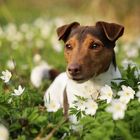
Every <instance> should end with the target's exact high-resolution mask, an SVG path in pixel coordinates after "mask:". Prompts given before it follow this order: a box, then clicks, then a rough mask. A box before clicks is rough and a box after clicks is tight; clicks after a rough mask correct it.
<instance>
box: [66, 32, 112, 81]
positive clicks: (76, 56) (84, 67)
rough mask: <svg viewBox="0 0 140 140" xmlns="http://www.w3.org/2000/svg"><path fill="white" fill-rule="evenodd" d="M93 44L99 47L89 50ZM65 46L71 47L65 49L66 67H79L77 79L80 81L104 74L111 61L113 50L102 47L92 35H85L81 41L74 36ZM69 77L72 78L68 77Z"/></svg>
mask: <svg viewBox="0 0 140 140" xmlns="http://www.w3.org/2000/svg"><path fill="white" fill-rule="evenodd" d="M93 42H95V43H97V44H100V47H99V48H98V49H91V48H90V45H91V43H93ZM66 44H70V45H71V46H72V49H70V50H69V49H67V48H65V58H66V61H67V63H68V66H69V65H71V64H78V65H80V67H81V72H80V74H79V75H78V78H79V79H81V80H87V79H89V78H91V77H93V76H95V75H96V76H97V75H99V74H100V73H102V72H105V71H106V70H107V69H108V67H109V65H110V63H111V61H112V57H113V48H107V47H104V46H103V43H102V42H101V41H100V40H98V39H97V38H96V37H95V36H93V35H90V34H87V35H86V36H85V37H84V38H83V39H82V40H81V41H80V40H78V39H77V35H74V36H73V37H71V38H69V39H68V40H67V42H66ZM67 73H68V72H67ZM68 75H69V74H68ZM69 77H70V78H72V77H71V76H70V75H69Z"/></svg>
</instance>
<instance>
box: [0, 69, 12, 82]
mask: <svg viewBox="0 0 140 140" xmlns="http://www.w3.org/2000/svg"><path fill="white" fill-rule="evenodd" d="M11 77H12V74H11V72H10V71H8V70H5V71H2V76H1V77H0V78H1V79H2V80H3V81H4V83H8V82H9V81H10V79H11Z"/></svg>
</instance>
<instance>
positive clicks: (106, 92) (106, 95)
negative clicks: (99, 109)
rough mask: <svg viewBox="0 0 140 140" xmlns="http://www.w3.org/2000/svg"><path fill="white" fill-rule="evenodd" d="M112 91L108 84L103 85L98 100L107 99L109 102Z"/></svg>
mask: <svg viewBox="0 0 140 140" xmlns="http://www.w3.org/2000/svg"><path fill="white" fill-rule="evenodd" d="M112 96H113V91H112V89H111V87H110V86H108V85H105V86H104V87H102V88H101V89H100V96H99V99H100V100H107V103H110V102H111V100H112Z"/></svg>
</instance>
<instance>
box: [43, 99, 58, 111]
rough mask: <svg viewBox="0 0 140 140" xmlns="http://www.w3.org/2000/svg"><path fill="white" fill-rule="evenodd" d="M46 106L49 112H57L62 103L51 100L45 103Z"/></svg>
mask: <svg viewBox="0 0 140 140" xmlns="http://www.w3.org/2000/svg"><path fill="white" fill-rule="evenodd" d="M45 106H46V107H47V111H48V112H56V111H57V110H58V109H60V104H59V103H58V102H55V101H49V103H45Z"/></svg>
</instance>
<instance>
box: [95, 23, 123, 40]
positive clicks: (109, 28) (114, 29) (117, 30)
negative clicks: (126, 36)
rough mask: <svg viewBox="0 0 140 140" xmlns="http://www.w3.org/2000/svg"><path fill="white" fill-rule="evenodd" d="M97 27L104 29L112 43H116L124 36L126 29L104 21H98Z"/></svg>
mask: <svg viewBox="0 0 140 140" xmlns="http://www.w3.org/2000/svg"><path fill="white" fill-rule="evenodd" d="M96 27H100V28H102V29H103V31H104V33H105V35H106V37H107V39H108V40H110V41H111V42H114V41H116V40H117V39H118V38H119V37H120V36H122V35H123V32H124V27H123V26H122V25H119V24H116V23H107V22H104V21H98V22H97V23H96Z"/></svg>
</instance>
